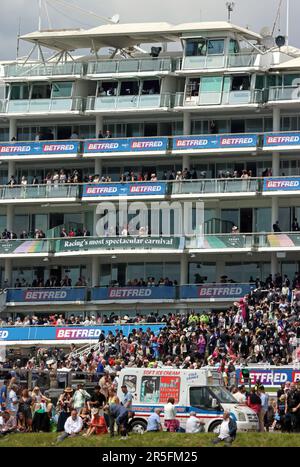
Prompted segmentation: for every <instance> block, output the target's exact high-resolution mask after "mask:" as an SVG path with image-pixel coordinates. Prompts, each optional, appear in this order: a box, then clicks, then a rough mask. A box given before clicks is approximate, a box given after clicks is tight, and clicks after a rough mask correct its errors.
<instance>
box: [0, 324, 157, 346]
mask: <svg viewBox="0 0 300 467" xmlns="http://www.w3.org/2000/svg"><path fill="white" fill-rule="evenodd" d="M164 327H165V324H164V323H162V324H142V325H139V324H121V325H118V324H116V325H108V326H105V325H102V326H86V327H85V326H76V327H75V326H74V327H73V326H59V327H54V326H28V327H13V326H10V327H6V328H5V327H4V328H0V342H1V341H5V342H14V341H25V342H26V341H35V340H36V341H58V342H60V343H62V342H63V341H68V342H69V341H75V342H76V341H90V340H98V339H99V336H100V334H101V332H102V333H104V335H105V336H107V334H108V333H109V332H112V333H113V334H116V332H120V331H122V333H123V335H124V336H126V337H128V336H129V334H131V333H132V331H133V330H140V329H141V330H142V331H143V332H145V331H146V330H147V329H150V330H151V332H153V333H154V334H155V335H157V334H158V333H159V331H160V329H162V328H164Z"/></svg>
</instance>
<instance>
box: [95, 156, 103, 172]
mask: <svg viewBox="0 0 300 467" xmlns="http://www.w3.org/2000/svg"><path fill="white" fill-rule="evenodd" d="M95 174H99V175H101V174H102V159H101V158H100V157H96V159H95Z"/></svg>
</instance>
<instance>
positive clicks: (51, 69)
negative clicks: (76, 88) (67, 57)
mask: <svg viewBox="0 0 300 467" xmlns="http://www.w3.org/2000/svg"><path fill="white" fill-rule="evenodd" d="M85 68H86V65H85V64H83V63H76V62H70V63H62V64H61V63H60V64H57V63H47V64H45V65H44V64H35V65H7V66H5V67H4V75H5V77H6V78H18V77H20V78H21V77H28V76H74V75H76V76H77V75H79V76H82V75H83V74H84V71H85Z"/></svg>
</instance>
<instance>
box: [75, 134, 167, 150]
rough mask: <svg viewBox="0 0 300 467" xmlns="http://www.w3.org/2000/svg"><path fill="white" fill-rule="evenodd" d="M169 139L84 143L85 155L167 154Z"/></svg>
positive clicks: (133, 139) (132, 139)
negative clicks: (123, 153)
mask: <svg viewBox="0 0 300 467" xmlns="http://www.w3.org/2000/svg"><path fill="white" fill-rule="evenodd" d="M167 148H168V138H167V137H161V138H126V139H125V138H124V139H100V140H87V141H85V142H84V150H83V152H84V154H95V153H96V154H99V153H114V152H116V153H122V152H125V153H133V152H165V151H166V150H167Z"/></svg>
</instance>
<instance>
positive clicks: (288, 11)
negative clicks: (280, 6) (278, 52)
mask: <svg viewBox="0 0 300 467" xmlns="http://www.w3.org/2000/svg"><path fill="white" fill-rule="evenodd" d="M289 33H290V0H286V45H287V46H288V45H289Z"/></svg>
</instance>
